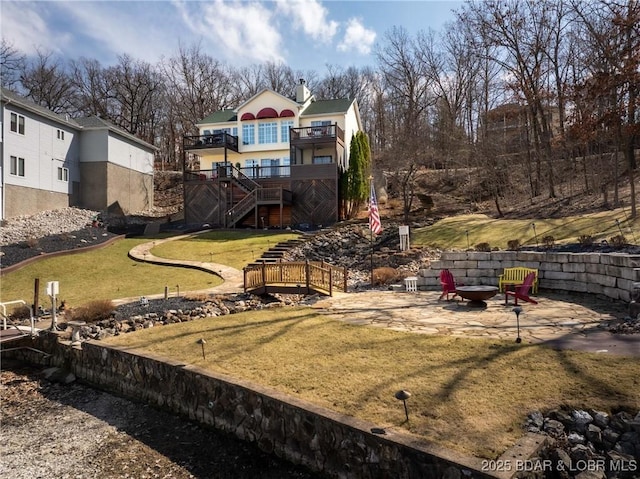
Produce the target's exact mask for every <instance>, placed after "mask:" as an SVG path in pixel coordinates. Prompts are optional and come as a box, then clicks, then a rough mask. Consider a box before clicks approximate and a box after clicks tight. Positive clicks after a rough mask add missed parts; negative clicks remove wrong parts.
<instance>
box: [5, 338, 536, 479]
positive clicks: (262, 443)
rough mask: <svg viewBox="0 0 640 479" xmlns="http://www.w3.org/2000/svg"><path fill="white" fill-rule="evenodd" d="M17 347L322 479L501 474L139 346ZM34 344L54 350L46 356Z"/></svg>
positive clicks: (29, 357)
mask: <svg viewBox="0 0 640 479" xmlns="http://www.w3.org/2000/svg"><path fill="white" fill-rule="evenodd" d="M12 346H14V345H12ZM18 346H23V347H24V348H25V349H21V350H18V351H12V352H10V353H9V354H12V355H13V356H17V357H18V358H19V359H23V360H26V361H29V362H32V363H36V364H43V365H55V366H60V367H64V368H66V369H68V370H70V371H72V372H73V373H74V374H75V375H76V377H77V378H78V379H80V380H81V381H82V382H85V383H88V384H90V385H93V386H96V387H98V388H100V389H104V390H107V391H109V392H112V393H115V394H116V395H119V396H124V397H127V398H131V399H134V400H138V401H142V402H145V403H149V404H151V405H153V406H156V407H159V408H162V409H166V410H169V411H170V412H173V413H176V414H180V415H183V416H185V417H188V418H190V419H192V420H195V421H198V422H200V423H203V424H205V425H209V426H212V427H215V428H217V429H221V430H224V431H227V432H229V433H231V434H235V435H236V436H237V437H239V438H241V439H243V440H247V441H252V442H255V443H257V444H258V445H259V447H260V448H261V449H263V450H265V451H267V452H271V453H275V454H276V455H278V456H280V457H283V458H285V459H287V460H289V461H291V462H293V463H297V464H303V465H306V466H307V467H309V468H310V469H312V470H315V471H321V472H323V473H325V474H327V476H328V477H339V478H349V477H357V478H379V477H394V478H415V477H433V478H448V479H460V478H465V479H472V478H481V477H503V476H500V475H497V474H493V473H492V472H491V471H488V472H483V463H484V462H486V461H484V462H483V461H482V460H480V459H477V458H472V457H468V456H464V455H462V454H458V453H456V452H453V451H451V450H448V449H444V448H441V447H439V446H437V445H434V444H431V443H427V442H426V441H423V440H420V439H419V438H417V437H415V436H411V435H409V434H405V433H403V432H394V431H386V434H384V435H383V434H374V433H373V432H372V428H375V427H376V425H374V424H371V423H368V422H365V421H361V420H357V419H354V418H352V417H349V416H343V415H341V414H338V413H335V412H333V411H330V410H327V409H324V408H321V407H317V406H314V405H312V404H310V403H307V402H305V401H302V400H299V399H297V398H295V397H291V396H288V395H286V394H283V393H280V392H277V391H274V390H271V389H269V388H265V387H262V386H260V385H256V384H253V383H250V382H248V381H243V380H238V379H234V378H231V377H227V376H224V375H221V374H215V373H212V372H209V371H205V370H203V369H200V368H197V367H194V366H190V365H184V364H181V363H178V362H176V361H171V360H167V359H162V358H158V357H153V356H151V355H148V354H145V353H143V352H140V351H131V350H124V348H123V349H119V348H113V347H106V346H104V345H101V344H99V343H93V342H85V343H81V345H78V346H72V345H71V344H70V343H69V342H68V341H59V336H58V334H56V333H49V332H43V333H42V334H41V335H40V336H39V337H37V338H36V339H33V340H32V339H26V340H23V342H22V343H21V344H19V345H18ZM26 348H31V349H26ZM36 350H40V351H44V352H49V353H51V354H52V355H51V356H49V357H45V356H44V355H42V354H41V353H39V352H37V351H36ZM540 441H542V439H540ZM540 447H542V443H541V444H540ZM535 452H536V451H531V453H532V454H534V453H535Z"/></svg>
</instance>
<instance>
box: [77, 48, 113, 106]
mask: <svg viewBox="0 0 640 479" xmlns="http://www.w3.org/2000/svg"><path fill="white" fill-rule="evenodd" d="M71 78H72V81H73V84H74V86H75V89H76V97H75V101H76V104H75V109H76V111H77V113H78V114H79V115H84V116H93V115H95V116H99V117H101V118H108V117H109V103H110V102H111V101H113V98H114V96H115V92H114V87H113V85H112V84H111V82H110V81H109V78H108V75H107V74H106V70H105V69H104V68H103V67H102V66H101V65H100V62H98V61H97V60H95V59H89V58H80V59H79V60H77V61H72V62H71Z"/></svg>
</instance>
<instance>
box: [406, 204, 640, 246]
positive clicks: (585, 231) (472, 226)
mask: <svg viewBox="0 0 640 479" xmlns="http://www.w3.org/2000/svg"><path fill="white" fill-rule="evenodd" d="M616 220H618V223H616ZM533 225H535V227H534V226H533ZM620 231H622V232H623V233H624V235H625V236H627V239H628V241H629V242H631V243H634V244H637V242H638V240H640V218H636V219H635V220H632V219H630V218H628V216H627V213H626V211H625V210H624V209H622V208H619V209H616V210H610V211H605V212H598V213H589V214H583V215H580V216H568V217H566V218H547V219H535V220H534V219H495V218H491V217H490V216H486V215H481V214H475V215H461V216H451V217H449V218H445V219H443V220H441V221H438V222H437V223H435V224H433V225H431V226H428V227H425V228H416V229H414V230H413V232H412V237H411V243H412V244H414V245H422V246H433V247H439V248H444V249H450V248H460V249H466V248H468V247H473V246H474V245H477V244H480V243H488V244H489V245H491V247H497V248H500V249H506V248H507V247H508V242H509V241H514V240H518V241H519V242H520V245H522V246H532V245H533V246H535V245H536V243H538V244H539V245H540V246H542V245H543V244H544V238H545V237H552V238H553V239H554V241H555V243H558V244H561V243H574V242H577V241H578V239H579V238H580V237H584V236H587V235H588V236H591V237H592V238H593V241H597V242H600V241H601V240H605V239H606V240H607V241H610V239H611V238H612V237H613V236H616V235H620ZM467 233H468V236H467Z"/></svg>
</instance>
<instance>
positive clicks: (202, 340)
mask: <svg viewBox="0 0 640 479" xmlns="http://www.w3.org/2000/svg"><path fill="white" fill-rule="evenodd" d="M198 344H200V345H201V346H202V359H207V357H206V356H205V354H204V345H205V344H207V341H205V339H204V338H200V339H198Z"/></svg>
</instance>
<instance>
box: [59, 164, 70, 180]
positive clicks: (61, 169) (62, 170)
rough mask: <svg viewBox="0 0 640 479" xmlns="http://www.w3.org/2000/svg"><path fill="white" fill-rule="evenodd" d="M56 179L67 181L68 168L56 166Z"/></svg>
mask: <svg viewBox="0 0 640 479" xmlns="http://www.w3.org/2000/svg"><path fill="white" fill-rule="evenodd" d="M58 180H59V181H65V182H66V181H69V168H64V167H63V166H59V167H58Z"/></svg>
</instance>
